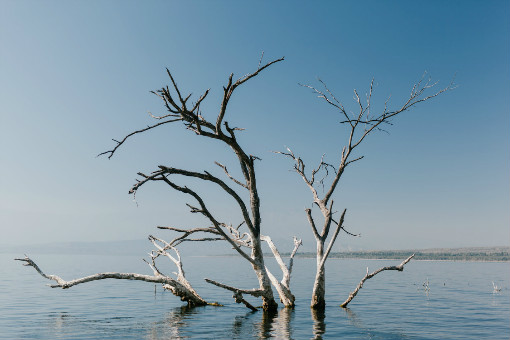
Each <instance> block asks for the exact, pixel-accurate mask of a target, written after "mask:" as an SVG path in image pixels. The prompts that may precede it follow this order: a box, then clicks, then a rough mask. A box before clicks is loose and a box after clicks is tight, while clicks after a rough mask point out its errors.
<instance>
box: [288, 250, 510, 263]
mask: <svg viewBox="0 0 510 340" xmlns="http://www.w3.org/2000/svg"><path fill="white" fill-rule="evenodd" d="M411 254H415V255H414V259H415V260H429V261H477V262H508V261H510V247H470V248H438V249H421V250H412V249H411V250H370V251H349V252H335V253H331V254H330V255H329V257H330V258H335V259H365V260H382V259H387V260H400V259H402V260H403V259H405V258H406V257H408V256H409V255H411ZM285 255H286V256H289V255H290V254H285ZM296 257H300V258H315V253H312V252H306V253H297V254H296Z"/></svg>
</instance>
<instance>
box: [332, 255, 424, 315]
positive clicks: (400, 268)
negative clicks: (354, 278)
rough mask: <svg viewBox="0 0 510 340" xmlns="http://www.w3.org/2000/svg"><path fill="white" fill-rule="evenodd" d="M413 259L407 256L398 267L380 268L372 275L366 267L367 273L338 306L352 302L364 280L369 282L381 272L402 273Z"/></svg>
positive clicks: (345, 305) (344, 305)
mask: <svg viewBox="0 0 510 340" xmlns="http://www.w3.org/2000/svg"><path fill="white" fill-rule="evenodd" d="M413 257H414V254H413V255H411V256H409V257H408V258H407V259H405V260H404V261H402V263H401V264H399V265H398V266H389V267H382V268H379V269H377V270H376V271H373V272H372V273H370V274H369V273H368V267H367V273H366V275H365V276H364V277H363V278H362V279H361V281H360V282H359V283H358V285H357V286H356V289H354V290H353V291H352V292H351V293H350V294H349V297H348V298H347V299H346V300H345V301H344V302H343V303H342V304H341V305H340V307H343V308H345V307H347V305H348V304H349V302H351V301H352V299H354V297H355V296H356V295H357V294H358V292H359V290H360V289H361V288H363V284H364V283H365V281H366V280H369V279H371V278H373V277H374V276H376V275H377V274H379V273H380V272H382V271H385V270H398V271H400V272H401V271H403V270H404V266H405V265H406V263H407V262H409V261H411V259H412V258H413Z"/></svg>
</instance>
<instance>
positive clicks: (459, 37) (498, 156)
mask: <svg viewBox="0 0 510 340" xmlns="http://www.w3.org/2000/svg"><path fill="white" fill-rule="evenodd" d="M0 5H1V8H2V10H1V11H0V119H1V120H0V126H1V128H2V132H1V134H0V147H1V150H0V151H1V152H0V165H1V167H0V181H1V182H0V194H1V195H0V235H1V236H0V244H11V245H24V244H34V243H45V242H82V241H86V242H95V241H113V240H116V241H119V240H135V239H140V240H141V239H144V238H145V237H146V236H147V235H148V234H151V233H156V234H158V235H160V236H162V237H166V238H170V237H169V236H168V234H165V233H162V232H159V233H158V231H156V230H155V226H157V225H173V226H180V227H186V226H206V225H208V224H207V221H206V220H204V219H203V218H201V217H200V216H197V215H196V214H195V215H192V214H190V213H189V210H188V208H187V207H186V205H185V203H187V202H189V203H193V202H192V201H191V200H190V198H189V197H186V196H184V195H183V194H181V193H177V192H173V191H171V190H169V188H167V187H164V186H161V185H158V184H157V183H154V184H152V183H151V185H146V186H145V187H144V188H143V190H140V191H139V193H138V194H137V198H136V202H134V201H133V197H132V196H130V195H128V190H129V189H130V187H131V185H132V184H134V183H135V179H136V178H137V175H136V174H137V172H140V171H142V172H145V173H148V172H151V171H153V170H155V169H157V166H158V165H166V166H173V167H180V168H185V169H189V170H194V171H203V170H208V171H211V172H213V173H215V174H218V176H222V172H221V169H219V168H217V167H216V166H215V165H214V161H219V162H221V163H224V164H227V165H228V166H229V169H230V170H231V171H232V172H233V174H239V169H238V168H236V163H235V159H234V157H233V155H232V152H231V151H230V150H228V149H227V148H226V147H225V146H224V145H221V144H219V143H212V142H210V141H208V140H206V139H205V138H201V137H199V136H196V135H194V134H193V133H191V132H190V131H186V130H185V129H184V128H183V126H182V125H180V124H178V123H177V124H173V125H172V124H171V125H166V126H163V127H160V128H158V129H154V130H152V131H151V132H150V133H145V134H143V135H137V136H135V137H133V138H132V139H130V140H129V141H128V142H126V143H125V145H123V146H122V147H121V148H120V149H119V150H118V152H117V153H116V154H115V156H114V157H112V159H111V160H108V159H107V158H106V157H96V155H97V154H99V153H100V152H103V151H106V150H109V149H111V148H112V146H113V145H114V142H113V141H112V138H114V139H120V138H122V137H123V136H125V135H126V134H128V133H130V132H131V131H134V130H137V129H139V128H142V127H145V126H147V125H148V124H152V123H153V122H154V121H153V120H152V118H151V117H150V116H149V115H148V114H147V112H152V113H153V114H163V113H165V111H164V108H163V106H162V103H161V102H160V100H159V99H158V98H157V97H156V96H154V95H153V94H151V93H150V91H151V90H157V89H159V88H161V87H162V86H165V85H167V84H169V79H168V76H167V75H166V71H165V68H166V67H168V68H169V69H170V70H171V71H172V73H173V75H174V77H175V79H176V81H177V83H178V84H179V86H180V87H181V89H182V90H183V91H184V92H187V93H193V97H192V98H195V100H196V98H198V96H199V95H200V94H201V93H203V92H204V91H205V90H206V89H209V88H210V89H211V94H210V96H209V97H208V98H207V101H206V102H205V103H204V105H203V106H202V110H203V114H204V115H205V116H206V117H209V118H210V119H212V120H214V119H215V117H216V114H217V112H218V108H219V106H220V103H221V96H222V91H223V90H222V86H224V85H225V84H226V83H227V80H228V76H229V74H230V73H234V78H237V77H241V76H243V75H244V74H247V73H249V72H253V71H254V70H256V68H257V66H258V63H259V59H260V56H261V54H262V52H264V55H263V61H266V62H267V61H270V60H272V59H276V58H280V57H282V56H284V57H285V61H284V62H282V63H278V64H276V65H273V66H272V67H270V68H269V69H267V70H266V71H264V72H263V73H261V74H260V75H259V76H258V77H256V78H254V79H252V80H250V81H249V82H247V83H246V84H244V85H243V86H242V87H241V88H239V89H238V91H237V92H236V93H235V94H234V97H233V98H232V101H231V103H230V107H229V110H228V112H227V118H226V120H227V121H229V122H230V124H231V125H232V126H239V127H243V128H245V129H246V130H245V131H243V132H242V134H241V135H240V137H239V139H240V141H241V144H242V145H243V147H244V149H245V150H246V151H247V152H248V153H250V154H254V155H257V156H258V157H260V158H261V161H260V162H258V163H257V181H258V185H259V193H260V195H261V209H262V232H263V233H264V234H267V235H270V236H272V237H273V238H274V239H275V240H277V241H278V243H280V244H282V243H285V242H287V241H288V246H289V247H290V246H291V237H292V236H293V235H297V236H298V237H300V238H302V239H303V243H304V246H305V247H304V249H313V247H314V239H313V235H312V232H311V230H310V227H309V225H308V223H307V220H306V215H305V212H304V209H305V208H308V207H311V206H312V204H311V203H312V197H311V194H310V192H309V190H308V189H307V187H306V186H305V185H304V183H303V181H302V180H301V178H299V177H298V175H297V174H295V173H293V172H291V171H289V170H290V169H291V168H292V165H293V164H292V163H291V162H290V161H289V160H288V159H285V158H282V157H281V156H278V155H276V154H274V153H272V151H274V150H285V148H286V147H290V148H291V149H292V150H293V151H294V152H295V153H296V154H298V155H300V156H301V157H302V158H303V160H304V161H305V162H306V164H307V165H308V168H311V167H312V166H314V165H315V164H317V163H318V162H319V160H320V158H321V156H322V155H323V154H325V159H326V160H327V161H328V162H329V163H332V164H338V162H339V157H340V152H341V149H342V146H343V145H344V144H345V142H346V138H347V132H348V131H347V130H346V127H345V126H343V125H341V124H339V121H340V120H341V116H340V114H339V113H338V112H337V111H334V110H333V109H332V108H331V107H330V106H328V105H326V104H325V103H324V102H323V101H321V100H320V99H318V98H317V97H316V96H315V95H314V94H313V93H311V91H310V90H309V89H306V88H304V87H302V86H299V84H310V85H313V86H320V83H319V82H318V78H320V79H321V80H323V81H324V82H325V83H326V84H327V85H328V87H329V88H330V89H331V90H332V92H333V93H334V94H335V96H336V97H337V98H338V99H340V100H341V101H342V103H343V104H344V105H345V107H346V108H347V109H348V110H351V111H355V110H356V103H355V102H354V101H353V90H354V89H357V90H358V92H359V93H362V94H365V93H366V92H367V90H368V87H369V84H370V81H371V79H372V78H373V79H374V83H375V89H374V97H373V107H374V110H375V109H378V110H381V109H382V108H383V107H384V101H385V100H386V98H388V97H390V96H391V97H390V98H391V99H390V102H389V106H390V108H392V107H393V108H394V107H397V106H398V105H399V104H400V105H401V104H402V103H403V102H404V101H405V100H406V99H407V97H408V96H409V94H410V91H411V88H412V86H413V84H414V83H415V82H416V81H418V80H419V79H420V78H421V76H422V75H423V74H424V72H427V76H430V77H431V78H432V79H433V80H434V81H438V85H437V86H438V88H440V87H446V86H448V84H449V83H450V82H451V81H452V79H453V78H455V84H456V85H457V87H456V88H455V89H454V90H452V91H449V92H447V93H445V94H443V95H441V96H439V97H437V98H435V99H433V100H431V101H428V102H426V103H423V104H422V105H419V106H418V107H416V108H414V109H412V110H410V111H409V112H405V113H404V114H402V115H401V116H399V117H397V119H395V121H394V125H393V126H391V127H389V129H388V132H389V133H376V134H373V135H370V136H369V137H368V138H367V140H366V141H364V142H363V145H361V146H360V148H359V150H357V155H358V156H361V155H363V156H365V158H364V159H363V160H361V161H360V162H357V163H355V164H353V165H352V166H351V167H350V168H348V170H347V171H346V173H345V174H344V176H343V177H342V180H341V182H340V185H339V187H338V189H337V191H336V193H335V195H334V200H335V206H336V208H337V210H342V209H344V208H347V215H346V222H345V223H346V226H347V227H348V228H349V230H350V231H352V232H355V233H361V235H362V237H360V238H353V237H348V236H347V235H345V234H343V235H341V237H340V239H339V241H337V244H336V247H335V250H342V249H410V248H433V247H465V246H499V245H507V246H508V245H509V244H510V209H509V208H510V195H509V189H510V176H509V174H510V152H509V151H510V150H509V141H510V67H509V66H510V2H508V1H483V2H482V1H447V2H445V1H421V2H416V1H413V2H403V1H402V2H394V1H391V2H390V1H313V2H312V1H256V2H255V1H251V2H247V1H243V2H235V1H226V0H225V1H224V0H218V1H143V2H142V1H44V2H42V1H24V0H16V1H8V0H0ZM179 183H181V184H186V185H189V186H190V187H192V188H194V189H196V190H197V191H198V192H200V194H201V195H203V197H204V199H206V202H207V204H208V205H209V207H210V208H211V210H213V211H214V213H215V214H216V215H217V216H219V217H220V218H222V219H223V220H225V221H227V222H230V223H232V224H237V223H238V222H239V213H238V212H237V210H236V209H235V206H234V204H233V202H232V201H231V200H230V199H229V198H228V197H226V196H225V195H224V194H222V193H221V192H220V191H218V190H217V189H216V188H215V187H213V186H210V185H203V184H202V183H198V182H196V181H195V182H194V181H186V180H185V179H183V180H182V181H180V182H179ZM201 246H202V247H203V246H204V245H201ZM282 248H285V246H282Z"/></svg>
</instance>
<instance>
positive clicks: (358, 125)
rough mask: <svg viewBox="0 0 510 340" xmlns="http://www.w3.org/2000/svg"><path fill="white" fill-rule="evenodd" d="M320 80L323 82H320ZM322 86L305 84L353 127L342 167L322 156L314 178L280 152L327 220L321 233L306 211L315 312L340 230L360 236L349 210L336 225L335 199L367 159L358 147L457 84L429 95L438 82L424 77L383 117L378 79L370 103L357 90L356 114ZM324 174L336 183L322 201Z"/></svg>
mask: <svg viewBox="0 0 510 340" xmlns="http://www.w3.org/2000/svg"><path fill="white" fill-rule="evenodd" d="M319 81H320V80H319ZM320 82H321V84H322V85H324V92H322V91H319V90H317V89H316V88H314V87H312V86H308V85H305V87H307V88H310V89H312V90H313V92H314V93H315V94H317V95H318V97H319V98H322V99H324V100H325V101H326V102H327V103H328V104H329V105H331V106H333V107H334V108H335V109H337V110H338V111H339V112H340V114H341V115H342V116H343V118H345V120H343V121H342V122H341V123H342V124H348V125H349V127H350V131H349V137H348V139H347V143H346V145H345V146H344V147H343V148H342V152H341V156H340V162H339V165H338V166H337V167H336V168H335V167H334V166H333V165H331V164H329V163H326V162H325V161H324V155H323V156H322V157H321V160H320V162H319V165H318V166H317V168H315V169H312V171H311V173H310V175H309V176H308V175H307V174H306V173H305V163H304V161H303V160H302V159H301V158H300V157H298V156H295V155H294V153H293V152H292V151H291V150H290V149H289V148H287V152H276V153H279V154H282V155H284V156H287V157H289V158H291V159H292V160H293V161H294V162H295V164H294V170H295V171H296V172H297V173H298V174H299V175H300V176H301V178H302V179H303V181H304V182H305V184H306V185H307V186H308V188H309V189H310V191H311V193H312V196H313V205H316V206H317V207H318V208H319V210H320V212H321V214H322V217H323V219H324V221H323V228H322V231H321V232H320V233H319V232H318V230H317V228H316V225H315V221H314V219H313V217H312V213H311V209H305V212H306V215H307V218H308V222H309V224H310V226H311V229H312V232H313V235H314V237H315V240H316V242H317V271H316V275H315V282H314V287H313V293H312V301H311V307H312V308H314V309H324V307H325V305H326V301H325V299H324V294H325V268H324V263H325V261H326V260H327V258H328V255H329V252H330V251H331V248H332V246H333V244H334V242H335V240H336V237H337V236H338V233H339V231H340V230H344V231H345V232H346V233H347V234H349V235H353V236H359V235H354V234H352V233H349V232H347V231H346V230H345V228H344V227H343V219H344V216H345V210H344V213H343V214H342V217H341V219H340V221H339V222H336V221H335V220H334V219H333V210H332V207H333V200H332V195H333V193H334V192H335V190H336V188H337V186H338V183H339V181H340V178H341V177H342V175H343V174H344V172H345V169H346V168H347V166H349V165H350V164H352V163H354V162H356V161H359V160H361V159H362V158H363V156H359V157H356V158H353V156H352V154H353V151H354V149H355V148H356V147H358V146H359V145H360V144H361V142H363V140H364V139H365V138H366V137H367V136H368V135H369V134H370V133H372V132H373V131H384V130H383V129H382V126H384V124H391V119H392V118H393V117H395V116H397V115H398V114H400V113H402V112H404V111H407V110H409V109H410V108H411V107H413V106H415V105H416V104H419V103H421V102H424V101H427V100H429V99H432V98H434V97H436V96H438V95H440V94H441V93H443V92H445V91H448V90H450V89H452V88H453V87H454V86H453V83H450V84H449V85H448V86H447V87H446V88H444V89H441V90H439V91H437V92H435V93H433V94H431V95H428V96H426V95H425V92H426V90H428V89H430V88H432V87H433V86H434V85H435V83H431V82H430V79H429V80H428V81H426V82H424V81H423V78H422V79H421V80H420V81H419V82H418V83H417V84H415V85H414V87H413V88H412V90H411V94H410V96H409V98H408V99H407V100H406V101H405V102H404V104H403V105H402V106H400V107H399V108H397V109H395V110H393V111H390V110H388V107H387V104H388V101H386V103H385V105H384V109H383V111H382V113H380V114H379V115H375V116H373V115H372V112H371V98H372V90H373V85H374V80H373V79H372V82H371V83H370V91H369V93H367V98H366V104H365V103H363V102H362V100H361V98H360V96H359V95H358V93H357V91H356V90H354V95H355V100H356V103H357V106H358V107H359V109H358V113H356V114H352V113H348V111H347V110H346V109H345V108H344V106H343V105H342V103H340V102H339V101H338V100H337V99H336V98H335V96H334V95H333V93H332V92H331V91H330V90H329V89H328V88H327V87H326V85H325V84H324V83H323V82H322V81H320ZM321 171H322V172H323V173H324V176H323V178H322V179H320V181H319V183H320V184H321V186H322V187H323V189H324V180H325V179H326V178H327V176H328V175H329V172H330V171H333V172H334V177H333V180H332V181H331V183H330V185H329V187H328V188H327V191H326V193H325V194H324V196H323V197H322V198H320V197H319V194H318V192H317V189H316V187H315V180H316V178H315V177H316V175H317V174H318V173H319V172H321ZM313 205H312V206H313ZM332 222H333V223H335V224H336V225H337V228H336V230H335V233H334V235H333V237H332V238H331V240H330V242H329V245H328V249H327V250H324V247H325V242H326V240H327V238H328V235H329V231H330V227H331V223H332ZM323 252H324V254H323Z"/></svg>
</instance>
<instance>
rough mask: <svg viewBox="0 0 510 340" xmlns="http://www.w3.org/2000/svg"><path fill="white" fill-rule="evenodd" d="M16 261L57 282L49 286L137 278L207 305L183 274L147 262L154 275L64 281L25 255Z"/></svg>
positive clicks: (105, 275) (109, 275) (95, 276)
mask: <svg viewBox="0 0 510 340" xmlns="http://www.w3.org/2000/svg"><path fill="white" fill-rule="evenodd" d="M14 260H16V261H21V262H25V263H24V264H23V265H24V266H28V267H33V268H34V269H35V270H36V271H37V272H38V273H39V274H40V275H41V276H42V277H44V278H46V279H48V280H52V281H55V282H57V284H54V285H49V286H50V287H51V288H62V289H68V288H71V287H73V286H76V285H79V284H81V283H86V282H91V281H97V280H104V279H118V280H139V281H145V282H152V283H161V284H163V286H164V287H165V289H168V290H170V291H171V292H172V293H173V294H174V295H175V296H178V297H180V298H181V300H182V301H186V302H187V303H188V305H190V306H204V305H207V302H206V301H205V300H204V299H202V298H201V297H200V296H199V295H198V294H197V293H196V292H195V291H194V290H193V289H192V288H191V285H190V284H189V283H188V281H187V280H186V279H185V278H184V276H182V277H179V278H178V280H175V279H173V278H171V277H168V276H165V275H162V274H161V273H160V272H159V271H158V270H157V269H156V267H155V266H153V265H151V264H149V266H150V267H151V268H152V269H153V271H154V275H144V274H138V273H116V272H113V273H112V272H108V273H98V274H93V275H89V276H85V277H82V278H78V279H74V280H71V281H66V280H64V279H62V278H61V277H60V276H57V275H51V274H50V275H48V274H45V273H44V272H43V271H42V270H41V269H40V268H39V266H38V265H37V264H36V263H35V262H34V261H33V260H32V259H30V258H29V257H28V256H26V255H25V257H24V258H18V259H14Z"/></svg>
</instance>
